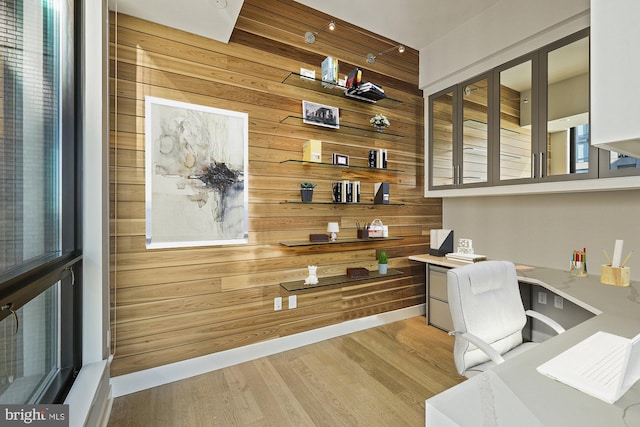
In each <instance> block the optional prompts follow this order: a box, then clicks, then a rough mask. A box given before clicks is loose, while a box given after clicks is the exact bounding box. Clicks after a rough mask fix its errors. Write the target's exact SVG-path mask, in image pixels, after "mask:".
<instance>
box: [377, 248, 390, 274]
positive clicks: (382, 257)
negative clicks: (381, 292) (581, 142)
mask: <svg viewBox="0 0 640 427" xmlns="http://www.w3.org/2000/svg"><path fill="white" fill-rule="evenodd" d="M388 261H389V258H388V257H387V253H386V252H384V251H382V252H380V253H379V254H378V273H380V274H387V267H388Z"/></svg>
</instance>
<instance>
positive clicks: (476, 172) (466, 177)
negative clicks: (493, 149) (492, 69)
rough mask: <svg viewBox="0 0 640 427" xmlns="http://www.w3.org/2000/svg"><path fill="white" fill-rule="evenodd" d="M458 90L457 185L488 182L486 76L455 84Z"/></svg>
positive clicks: (487, 84)
mask: <svg viewBox="0 0 640 427" xmlns="http://www.w3.org/2000/svg"><path fill="white" fill-rule="evenodd" d="M458 90H460V91H461V93H460V96H459V99H461V100H462V105H461V115H462V117H461V120H460V121H459V123H460V124H461V131H460V135H461V139H462V141H461V142H462V146H461V151H460V152H459V156H460V159H461V160H460V162H459V167H458V174H459V178H458V184H459V185H465V186H468V185H483V184H486V183H487V181H488V177H489V174H488V161H489V125H488V124H489V77H484V78H479V79H474V80H471V81H468V82H465V83H463V84H461V85H459V86H458Z"/></svg>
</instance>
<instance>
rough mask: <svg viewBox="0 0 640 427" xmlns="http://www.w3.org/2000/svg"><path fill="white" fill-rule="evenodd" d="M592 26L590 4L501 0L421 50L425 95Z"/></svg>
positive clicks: (582, 1) (570, 0)
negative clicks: (590, 24)
mask: <svg viewBox="0 0 640 427" xmlns="http://www.w3.org/2000/svg"><path fill="white" fill-rule="evenodd" d="M587 26H589V0H563V1H557V0H537V1H535V2H532V1H530V0H503V1H500V2H498V4H496V5H495V6H494V7H492V8H489V9H487V10H486V11H485V12H484V13H482V14H480V15H478V16H477V17H475V18H474V19H472V20H470V21H469V22H468V23H466V24H465V25H463V26H461V27H458V28H456V30H455V31H452V32H451V33H449V34H446V35H445V36H444V37H442V38H440V39H438V40H436V41H435V42H433V43H431V44H430V45H429V46H427V47H425V48H424V49H421V50H420V82H419V85H420V87H421V88H422V89H423V90H424V91H425V94H424V95H425V97H428V96H429V95H430V94H431V93H434V92H437V91H438V90H440V89H444V88H446V87H447V86H450V85H452V84H455V83H458V82H460V81H462V80H465V79H466V78H469V77H473V76H475V75H477V74H480V73H482V72H485V71H487V70H489V69H491V68H493V67H495V66H498V65H500V64H503V63H505V62H507V61H509V60H511V59H514V58H517V57H518V56H519V55H522V54H525V53H528V52H531V51H533V50H535V49H538V48H540V47H542V46H544V45H546V44H548V43H550V42H552V41H555V40H558V39H560V38H562V37H564V36H567V35H569V34H572V33H574V32H576V31H578V30H580V29H582V28H586V27H587Z"/></svg>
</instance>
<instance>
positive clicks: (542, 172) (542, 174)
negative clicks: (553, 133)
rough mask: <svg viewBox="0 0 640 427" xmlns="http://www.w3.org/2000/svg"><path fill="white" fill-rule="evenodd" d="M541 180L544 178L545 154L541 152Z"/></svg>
mask: <svg viewBox="0 0 640 427" xmlns="http://www.w3.org/2000/svg"><path fill="white" fill-rule="evenodd" d="M540 178H544V153H543V152H542V151H541V152H540Z"/></svg>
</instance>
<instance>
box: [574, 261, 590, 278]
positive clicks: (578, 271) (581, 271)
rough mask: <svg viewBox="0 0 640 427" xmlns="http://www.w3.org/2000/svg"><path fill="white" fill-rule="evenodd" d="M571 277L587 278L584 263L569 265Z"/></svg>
mask: <svg viewBox="0 0 640 427" xmlns="http://www.w3.org/2000/svg"><path fill="white" fill-rule="evenodd" d="M571 275H572V276H578V277H586V276H587V272H586V270H585V268H584V263H583V262H578V261H576V262H572V263H571Z"/></svg>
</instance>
